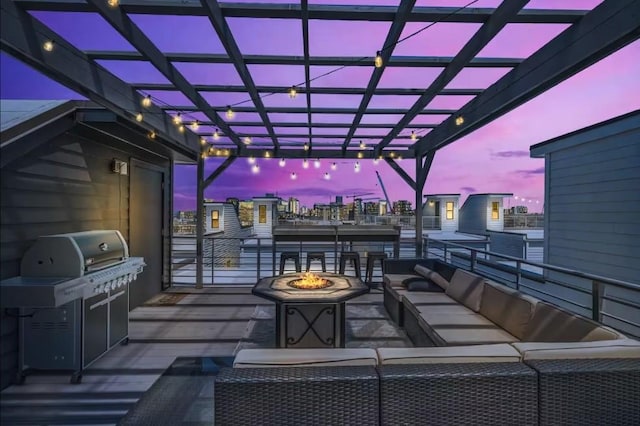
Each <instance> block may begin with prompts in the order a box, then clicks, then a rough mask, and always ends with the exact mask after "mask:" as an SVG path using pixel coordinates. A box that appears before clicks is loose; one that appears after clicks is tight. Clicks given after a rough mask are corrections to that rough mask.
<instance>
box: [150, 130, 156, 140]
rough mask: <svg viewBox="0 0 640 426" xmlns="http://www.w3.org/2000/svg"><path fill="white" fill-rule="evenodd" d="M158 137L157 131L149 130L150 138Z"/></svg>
mask: <svg viewBox="0 0 640 426" xmlns="http://www.w3.org/2000/svg"><path fill="white" fill-rule="evenodd" d="M155 138H156V132H155V131H153V130H152V131H150V132H149V139H155Z"/></svg>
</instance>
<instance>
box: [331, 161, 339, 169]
mask: <svg viewBox="0 0 640 426" xmlns="http://www.w3.org/2000/svg"><path fill="white" fill-rule="evenodd" d="M337 168H338V165H337V164H336V163H335V162H333V163H331V170H335V169H337Z"/></svg>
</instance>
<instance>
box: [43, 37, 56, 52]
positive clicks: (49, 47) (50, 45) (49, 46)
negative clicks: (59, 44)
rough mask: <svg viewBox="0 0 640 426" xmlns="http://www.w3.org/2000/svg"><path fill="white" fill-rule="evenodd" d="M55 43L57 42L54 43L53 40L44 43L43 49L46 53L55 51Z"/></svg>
mask: <svg viewBox="0 0 640 426" xmlns="http://www.w3.org/2000/svg"><path fill="white" fill-rule="evenodd" d="M55 43H56V42H55V41H53V40H47V41H45V42H44V43H42V48H43V49H44V50H45V51H47V52H51V51H52V50H53V45H54V44H55Z"/></svg>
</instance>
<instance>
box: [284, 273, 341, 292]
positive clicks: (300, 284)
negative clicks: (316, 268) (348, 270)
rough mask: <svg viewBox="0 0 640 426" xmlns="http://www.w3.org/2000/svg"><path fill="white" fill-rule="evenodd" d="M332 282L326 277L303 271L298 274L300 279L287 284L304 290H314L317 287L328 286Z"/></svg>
mask: <svg viewBox="0 0 640 426" xmlns="http://www.w3.org/2000/svg"><path fill="white" fill-rule="evenodd" d="M332 284H333V283H332V282H331V281H329V280H327V279H326V278H322V277H320V276H318V275H316V274H313V273H311V272H305V273H304V274H302V275H301V276H300V279H297V280H293V281H291V282H289V285H290V286H291V287H294V288H299V289H304V290H314V289H319V288H325V287H329V286H330V285H332Z"/></svg>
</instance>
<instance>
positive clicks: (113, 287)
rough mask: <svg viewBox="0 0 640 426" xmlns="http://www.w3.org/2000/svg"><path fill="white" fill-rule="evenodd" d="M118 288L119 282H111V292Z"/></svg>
mask: <svg viewBox="0 0 640 426" xmlns="http://www.w3.org/2000/svg"><path fill="white" fill-rule="evenodd" d="M117 287H118V281H116V280H113V281H111V290H115V289H116V288H117Z"/></svg>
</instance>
